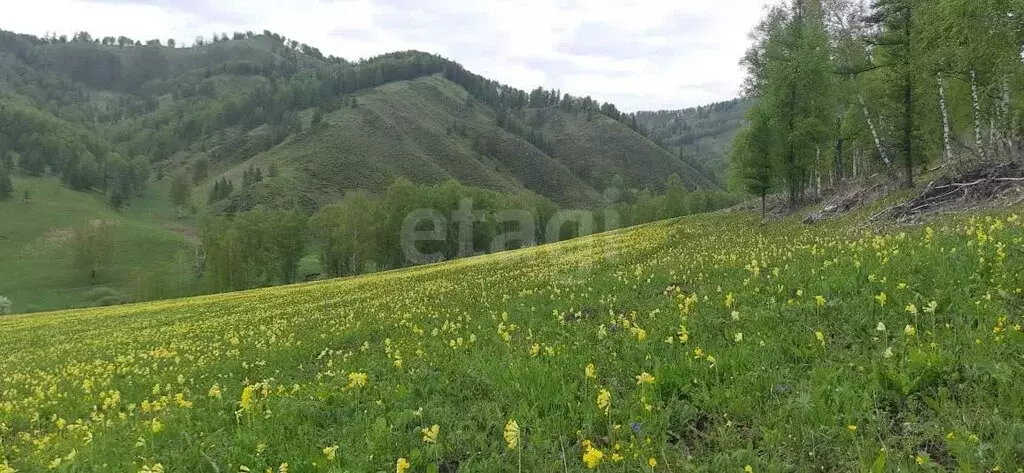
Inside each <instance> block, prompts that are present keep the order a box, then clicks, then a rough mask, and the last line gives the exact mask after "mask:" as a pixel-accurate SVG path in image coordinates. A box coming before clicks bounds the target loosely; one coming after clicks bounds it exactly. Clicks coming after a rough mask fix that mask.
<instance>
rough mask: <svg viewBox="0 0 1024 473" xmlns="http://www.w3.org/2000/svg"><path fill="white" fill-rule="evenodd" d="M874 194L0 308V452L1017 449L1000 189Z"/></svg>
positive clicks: (986, 465) (1014, 341)
mask: <svg viewBox="0 0 1024 473" xmlns="http://www.w3.org/2000/svg"><path fill="white" fill-rule="evenodd" d="M872 207H873V208H872V209H864V210H863V211H861V212H859V213H857V214H856V215H850V216H847V217H845V218H843V219H841V220H839V221H833V222H829V223H825V224H822V225H820V226H808V225H801V224H800V223H799V222H798V221H797V220H796V219H789V220H787V221H784V222H775V223H772V224H771V225H767V226H762V225H759V223H760V222H761V218H760V216H759V215H755V214H747V213H739V212H734V213H718V214H714V215H701V216H693V217H685V218H683V219H681V220H672V221H665V222H660V223H657V224H652V225H647V226H643V227H638V228H634V229H629V230H626V231H621V232H616V233H611V234H605V235H601V236H597V237H593V238H584V239H577V240H572V241H569V242H564V243H561V244H556V245H549V246H541V247H537V248H532V249H526V250H520V251H514V252H507V253H502V254H498V255H490V256H484V257H480V258H471V259H465V260H460V261H455V262H451V263H446V264H440V265H431V266H425V267H420V268H412V269H408V270H402V271H395V272H388V273H382V274H375V275H370V276H364V277H356V278H349V279H340V280H334V281H328V282H319V283H312V284H303V285H295V286H288V287H281V288H271V289H262V290H257V291H249V292H239V293H231V294H223V295H217V296H207V297H197V298H191V299H181V300H172V301H163V302H156V303H148V304H141V305H131V306H123V307H116V308H101V309H89V310H81V311H70V312H59V313H49V314H39V315H29V316H20V315H15V316H9V317H2V318H0V340H2V341H3V346H4V348H5V356H3V357H0V381H2V382H3V386H4V389H3V390H0V440H2V442H0V471H8V472H9V471H11V470H12V469H13V470H14V471H18V472H29V471H33V472H34V471H47V469H48V468H52V469H54V470H58V471H60V470H63V471H94V470H102V471H144V472H154V471H167V472H172V471H189V472H204V471H209V472H216V471H222V472H228V471H229V472H237V471H266V470H271V471H275V472H279V471H285V470H287V471H301V472H341V471H406V468H408V472H419V471H435V472H441V471H474V472H508V471H520V470H521V471H528V472H554V471H573V472H580V471H595V470H592V468H593V469H596V471H651V470H653V471H694V472H709V473H710V472H723V471H725V472H731V471H735V472H743V471H754V472H762V471H874V472H899V471H915V472H916V471H921V472H926V471H1017V470H1018V469H1019V468H1021V467H1024V462H1022V457H1021V455H1020V452H1021V450H1020V448H1021V447H1020V446H1021V445H1024V429H1022V421H1021V419H1022V418H1024V412H1022V409H1024V387H1022V385H1021V378H1020V377H1019V376H1017V374H1018V371H1019V362H1020V360H1021V357H1022V356H1024V351H1022V350H1024V333H1022V332H1021V324H1022V323H1024V320H1022V317H1024V313H1022V312H1021V307H1022V305H1021V303H1020V302H1021V294H1022V292H1021V291H1022V290H1024V289H1022V288H1021V282H1022V281H1024V279H1022V274H1021V270H1022V267H1024V265H1022V263H1024V254H1022V252H1021V251H1020V245H1019V243H1020V241H1021V239H1022V238H1024V227H1022V226H1021V222H1022V220H1021V218H1020V211H1021V210H1024V209H1021V208H1020V207H1019V206H1018V207H1017V208H1015V209H1009V210H1003V211H1000V212H998V213H995V214H992V215H962V216H958V217H955V218H948V217H947V218H945V219H943V220H939V221H931V222H929V223H927V226H926V227H923V228H921V227H917V228H906V227H904V228H900V229H897V230H895V231H892V232H888V231H874V230H868V229H867V228H869V227H865V226H864V225H863V223H864V219H866V218H868V216H869V215H871V214H872V213H873V212H875V211H876V210H877V207H878V205H873V206H872ZM979 276H980V277H979ZM67 341H73V343H68V342H67ZM965 413H969V415H965ZM811 453H813V455H811ZM651 465H654V466H651Z"/></svg>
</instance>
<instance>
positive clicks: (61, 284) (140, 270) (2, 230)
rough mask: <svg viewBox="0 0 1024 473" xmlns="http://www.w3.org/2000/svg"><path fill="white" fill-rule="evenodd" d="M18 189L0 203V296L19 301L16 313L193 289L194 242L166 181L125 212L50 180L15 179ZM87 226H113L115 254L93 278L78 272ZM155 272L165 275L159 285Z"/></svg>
mask: <svg viewBox="0 0 1024 473" xmlns="http://www.w3.org/2000/svg"><path fill="white" fill-rule="evenodd" d="M14 186H15V189H17V191H18V193H17V195H16V196H15V198H14V199H12V200H11V201H9V202H0V222H3V224H2V225H0V268H3V271H0V295H3V296H5V297H8V298H9V299H11V300H12V301H13V302H14V310H16V311H18V312H25V311H29V312H30V311H38V310H53V309H59V308H64V307H74V306H85V305H93V304H96V303H106V304H111V303H120V301H123V300H128V299H131V298H134V297H138V296H140V295H145V296H148V297H150V298H154V297H170V296H176V295H182V294H187V293H190V292H191V291H190V290H191V289H193V285H194V284H195V283H196V281H195V278H194V277H192V276H191V274H192V265H193V264H194V261H193V259H194V246H195V242H194V241H193V240H194V238H191V237H190V233H191V232H190V230H189V229H188V228H185V227H182V226H181V223H179V222H178V221H177V220H176V219H175V214H174V210H173V209H172V208H171V207H170V206H169V205H168V204H166V203H165V199H164V194H165V192H166V187H165V186H164V185H163V184H159V183H158V184H155V185H154V187H155V189H156V190H153V191H152V194H153V196H152V197H148V198H145V199H141V200H139V201H137V202H136V203H135V204H134V205H133V206H132V207H131V208H129V209H126V210H125V211H122V212H117V211H114V210H113V209H110V208H109V206H108V205H107V203H106V199H105V198H104V196H103V195H102V194H97V193H82V192H76V191H73V190H70V189H68V188H66V187H64V186H62V185H61V184H60V182H59V181H57V180H56V179H53V178H21V177H15V179H14ZM160 191H164V192H160ZM26 193H27V195H28V200H27V201H26V200H24V196H25V195H26ZM86 222H102V223H104V224H106V225H108V226H109V228H110V233H111V235H112V240H113V245H114V247H115V249H116V251H114V253H113V259H112V261H111V262H110V264H109V265H105V266H104V267H102V268H101V269H100V270H99V271H98V272H97V277H96V279H95V280H92V279H91V278H90V275H89V272H88V271H86V270H82V269H78V268H76V265H75V261H74V253H73V250H72V245H71V240H72V238H73V237H74V233H75V231H76V230H77V229H78V228H79V227H81V226H82V225H83V224H85V223H86ZM154 274H162V275H164V276H166V277H165V278H163V279H162V280H160V281H155V280H152V279H151V278H152V276H153V275H154ZM104 299H106V300H104Z"/></svg>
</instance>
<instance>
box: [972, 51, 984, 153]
mask: <svg viewBox="0 0 1024 473" xmlns="http://www.w3.org/2000/svg"><path fill="white" fill-rule="evenodd" d="M971 110H973V111H974V145H975V147H976V148H977V151H978V153H979V154H980V155H981V157H982V159H984V158H985V147H984V145H983V144H982V142H981V101H980V99H979V98H978V73H977V72H976V71H975V70H974V68H973V67H972V68H971Z"/></svg>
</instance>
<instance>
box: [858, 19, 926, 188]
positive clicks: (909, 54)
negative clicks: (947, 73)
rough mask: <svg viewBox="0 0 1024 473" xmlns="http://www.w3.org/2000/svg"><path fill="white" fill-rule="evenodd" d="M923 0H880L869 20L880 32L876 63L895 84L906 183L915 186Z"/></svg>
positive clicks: (901, 155) (894, 103) (877, 38)
mask: <svg viewBox="0 0 1024 473" xmlns="http://www.w3.org/2000/svg"><path fill="white" fill-rule="evenodd" d="M919 1H920V0H876V1H875V2H874V4H872V13H871V15H870V16H868V18H867V19H866V21H867V22H868V23H869V24H870V25H873V26H875V27H877V32H876V33H875V37H874V38H873V43H874V44H875V45H877V46H878V48H879V54H876V55H874V58H875V66H876V67H878V68H885V69H887V71H888V73H889V74H890V77H889V80H888V82H889V83H890V85H891V86H892V88H891V91H890V93H892V94H893V95H894V97H892V98H893V99H894V100H892V104H893V105H894V108H895V110H896V111H897V115H898V116H899V118H898V122H899V123H900V135H901V136H900V142H901V143H902V146H901V150H900V151H901V153H900V161H902V163H903V167H904V181H903V182H904V185H905V186H906V187H914V164H915V159H914V158H915V152H914V151H915V150H914V131H915V123H914V105H915V99H916V97H915V84H916V77H915V75H916V74H917V64H915V59H916V58H918V57H920V53H919V51H918V50H917V47H918V44H917V42H916V38H915V34H916V33H917V28H916V23H915V20H916V17H915V16H914V14H915V12H916V11H917V7H918V3H919Z"/></svg>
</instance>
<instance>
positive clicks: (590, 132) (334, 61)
mask: <svg viewBox="0 0 1024 473" xmlns="http://www.w3.org/2000/svg"><path fill="white" fill-rule="evenodd" d="M538 117H551V119H550V120H538ZM632 123H633V120H632V119H631V117H630V116H628V115H624V114H621V113H619V112H617V111H616V110H615V107H614V106H612V105H611V104H600V103H598V102H596V101H594V100H592V99H591V98H590V97H572V96H570V95H568V94H566V95H564V96H558V95H557V94H555V93H554V92H553V91H544V90H543V89H537V90H534V91H532V92H531V93H529V94H528V93H526V92H525V91H521V90H517V89H514V88H511V87H508V86H505V85H503V84H500V83H498V82H496V81H493V80H490V79H487V78H483V77H480V76H478V75H475V74H473V73H472V72H469V71H466V70H465V69H464V68H463V67H462V66H460V65H459V64H457V63H455V62H453V61H450V60H447V59H444V58H441V57H439V56H435V55H430V54H425V53H420V52H415V51H407V52H399V53H392V54H386V55H383V56H380V57H376V58H371V59H367V60H362V61H359V62H349V61H346V60H342V59H338V58H325V57H323V55H321V54H319V52H318V51H316V50H315V49H313V48H310V47H308V46H305V45H297V44H292V43H290V42H287V41H285V40H284V39H283V38H281V37H279V36H278V35H275V34H272V33H269V32H268V33H265V34H238V35H236V37H235V39H232V40H226V39H225V40H219V41H217V42H213V43H210V44H202V45H196V46H194V47H189V48H175V47H167V46H162V45H159V44H146V45H143V44H137V43H136V42H133V41H131V40H129V39H128V38H102V39H92V38H73V39H72V40H70V41H67V40H62V39H59V38H36V37H32V36H27V35H19V34H15V33H11V32H6V31H0V168H4V169H5V170H6V172H9V173H10V174H11V175H13V176H14V184H15V193H16V194H17V195H20V194H21V193H22V192H23V191H24V190H28V191H29V192H30V194H32V195H33V196H36V197H37V198H38V199H39V203H40V205H39V206H36V207H32V205H33V204H32V202H30V203H29V204H24V203H22V202H20V199H17V198H15V199H13V200H11V201H7V202H3V201H0V217H2V218H4V219H5V221H4V224H5V225H9V227H8V228H21V229H22V230H19V233H18V234H17V235H14V236H11V237H10V238H4V239H0V255H3V257H6V258H13V260H12V262H11V264H13V265H14V266H16V267H17V268H18V269H17V270H11V271H4V272H2V273H0V295H4V296H7V297H11V298H13V299H15V301H16V304H17V305H18V307H19V310H24V309H26V308H46V309H49V308H57V307H64V306H68V305H82V304H91V303H93V302H94V301H93V298H92V297H91V295H90V293H95V292H96V291H95V290H94V289H95V288H96V287H108V288H109V289H113V290H114V291H115V292H117V293H119V294H121V295H122V296H126V295H130V294H134V293H159V294H167V292H166V291H165V290H163V289H161V290H158V291H157V290H154V291H150V290H145V291H143V290H140V289H138V288H136V290H132V287H133V286H140V284H139V283H137V280H138V279H139V278H142V279H148V278H149V277H150V276H145V277H142V276H139V274H150V275H152V274H154V273H161V272H165V271H162V270H161V268H165V267H168V266H170V265H177V266H179V267H180V266H181V265H182V264H181V263H180V261H181V260H182V257H181V256H180V253H181V252H182V251H185V252H188V253H192V252H193V246H194V245H193V244H192V243H191V242H190V241H188V239H187V238H185V237H183V236H182V235H195V233H196V232H197V227H198V218H197V217H198V216H202V215H204V214H222V213H228V214H230V213H236V212H240V211H245V210H250V209H253V208H255V207H271V208H283V209H291V208H298V209H301V210H303V211H304V212H306V213H307V214H310V213H313V212H315V211H316V210H317V209H318V208H321V207H323V206H324V205H327V204H330V203H334V202H337V201H338V200H339V199H340V198H341V197H342V196H343V195H345V193H346V192H348V191H352V190H365V191H369V192H370V193H379V192H381V191H382V190H383V189H385V188H387V186H389V185H390V184H391V183H393V182H394V181H395V180H396V179H398V178H406V179H408V180H410V181H412V182H413V183H417V184H436V183H440V182H443V181H446V180H456V181H458V182H460V183H462V184H464V185H467V186H472V187H479V188H484V189H490V190H495V191H499V192H502V193H507V194H517V195H518V194H523V195H526V196H527V197H529V198H528V199H526V200H528V201H532V198H533V197H536V196H543V197H544V198H547V199H550V200H551V201H553V202H555V203H557V204H560V205H561V206H563V207H568V208H588V209H593V208H597V207H600V206H603V205H607V204H608V202H606V201H604V199H603V198H602V192H603V191H604V190H605V188H606V187H609V186H610V185H618V184H619V183H620V182H619V181H618V180H617V179H615V178H616V176H618V177H621V178H622V180H621V184H622V185H624V186H630V187H636V188H650V189H654V190H660V189H661V188H662V187H663V185H664V183H665V180H666V179H667V178H668V177H669V176H670V175H671V174H673V173H675V174H679V175H680V176H681V177H682V181H683V182H684V183H686V184H687V185H688V186H690V187H691V188H693V189H698V188H699V189H716V188H717V186H716V184H715V183H714V182H713V181H712V179H710V178H709V177H708V176H706V175H703V174H702V172H701V171H700V170H699V169H695V168H693V167H691V166H688V165H686V164H685V163H684V162H682V161H681V160H680V159H678V158H676V157H675V156H673V155H672V154H670V153H668V152H667V151H665V150H664V149H662V148H661V147H659V146H657V145H655V144H654V143H653V142H652V141H650V140H649V139H647V138H646V137H645V136H643V135H642V134H640V133H638V132H637V131H636V130H635V129H633V128H631V126H633V127H635V125H633V124H632ZM8 168H9V170H8ZM250 169H253V170H255V169H258V170H260V172H261V175H262V176H266V178H264V179H262V180H261V181H260V182H253V183H245V182H244V181H245V179H244V178H243V177H244V175H246V174H247V171H249V170H250ZM272 170H273V171H272ZM177 173H184V174H189V175H190V177H192V178H193V179H189V180H190V181H193V182H194V184H195V188H193V189H192V190H191V193H190V197H189V198H188V200H187V202H186V203H185V204H184V205H181V206H180V208H179V209H175V208H174V207H173V206H172V205H171V204H170V202H169V199H168V195H169V192H168V189H169V188H168V184H167V181H168V180H169V179H167V178H168V177H171V176H173V175H175V174H177ZM58 177H59V182H61V183H63V184H64V186H66V187H67V188H69V189H58V188H57V187H55V186H57V185H58V181H57V178H58ZM222 178H225V179H227V180H229V181H231V183H232V187H233V189H234V191H233V193H231V195H227V196H224V195H218V196H216V198H211V194H212V191H213V189H214V186H215V183H217V182H219V181H220V180H221V179H222ZM70 189H75V190H76V191H77V192H76V191H71V190H70ZM64 191H66V192H64ZM37 194H38V195H37ZM140 195H141V197H139V196H140ZM43 196H47V197H45V199H48V200H46V202H45V207H43V206H42V203H43V199H44V197H43ZM31 200H33V201H34V200H35V199H31ZM104 201H106V202H107V203H108V204H110V206H112V207H114V208H116V209H117V210H114V209H112V208H109V207H105V206H104ZM144 208H159V209H160V210H159V212H158V213H159V214H161V215H162V216H161V217H160V218H156V219H154V218H151V217H150V216H148V215H146V214H145V212H142V211H140V210H139V209H144ZM37 212H38V213H39V215H36V213H37ZM92 220H99V221H116V222H118V225H115V226H113V228H114V229H115V230H114V231H115V232H116V233H117V236H116V240H117V242H116V243H117V244H116V248H117V249H116V253H118V255H117V256H115V262H114V264H113V266H112V267H111V268H108V269H109V270H107V271H103V272H101V277H100V278H99V280H97V281H94V283H95V284H94V285H93V284H90V283H89V282H88V281H86V282H82V281H80V274H75V275H72V274H70V273H71V272H74V271H72V270H71V269H70V268H71V261H70V260H69V258H70V250H68V249H67V248H62V249H60V251H61V252H62V253H61V254H60V255H58V254H57V253H54V252H53V251H56V249H54V250H53V251H50V250H45V251H44V250H40V252H39V253H38V254H36V253H32V252H31V251H29V250H26V248H36V247H35V246H32V245H34V243H32V242H35V241H41V240H45V239H46V238H47V237H46V235H47V233H48V232H51V231H59V232H65V233H66V232H68V231H69V229H73V228H75V227H76V226H78V225H79V224H80V222H86V221H92ZM44 222H49V223H46V224H45V225H44ZM169 228H171V229H173V230H168V229H169ZM127 229H134V230H137V231H136V232H135V233H131V232H128V231H127ZM122 230H124V231H125V232H126V233H123V234H122V233H121V232H122ZM0 231H3V230H0ZM8 231H10V230H8ZM147 242H149V243H151V244H149V246H148V247H149V248H150V251H141V250H140V249H141V248H144V247H145V245H146V244H147ZM122 250H123V251H122ZM26 251H29V252H28V253H26ZM32 251H34V250H32ZM11 255H14V256H11ZM19 255H20V256H19ZM133 258H137V261H138V265H137V266H134V267H132V266H131V265H130V264H129V262H130V261H132V259H133ZM191 258H195V256H194V255H193V256H192V257H191ZM314 263H315V262H314ZM197 267H198V265H197ZM311 272H316V271H311ZM192 279H193V281H192V282H191V283H195V282H196V281H194V279H195V278H192ZM132 281H136V283H132ZM191 283H190V284H191ZM147 284H149V283H147ZM153 284H155V285H157V286H160V285H163V286H167V285H168V284H169V283H167V282H166V281H165V282H156V283H153ZM173 285H174V286H176V287H177V286H181V285H182V282H181V281H180V278H179V281H177V282H175V283H174V284H173ZM100 291H101V292H102V291H103V290H100Z"/></svg>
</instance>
